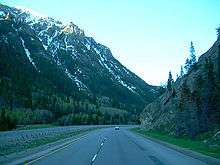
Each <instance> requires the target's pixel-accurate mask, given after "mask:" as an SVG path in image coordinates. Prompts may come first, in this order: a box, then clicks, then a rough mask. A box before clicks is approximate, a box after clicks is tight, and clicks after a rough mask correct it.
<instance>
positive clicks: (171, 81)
mask: <svg viewBox="0 0 220 165" xmlns="http://www.w3.org/2000/svg"><path fill="white" fill-rule="evenodd" d="M173 82H174V81H173V76H172V73H171V71H169V77H168V80H167V89H168V91H171V90H172V86H173Z"/></svg>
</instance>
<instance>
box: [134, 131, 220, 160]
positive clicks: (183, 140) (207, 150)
mask: <svg viewBox="0 0 220 165" xmlns="http://www.w3.org/2000/svg"><path fill="white" fill-rule="evenodd" d="M131 131H132V132H135V133H139V134H141V135H144V136H145V137H151V138H155V139H158V140H161V141H164V142H167V143H170V144H174V145H176V146H179V147H182V148H185V149H189V150H193V151H196V152H199V153H202V154H205V155H208V156H211V157H215V158H220V146H219V145H217V146H208V145H206V144H205V143H203V140H204V138H203V135H201V136H199V137H198V138H196V139H190V138H187V137H180V138H179V137H178V138H177V137H175V136H171V135H168V134H165V133H161V132H159V131H147V130H144V129H140V128H132V129H131ZM204 137H207V135H204Z"/></svg>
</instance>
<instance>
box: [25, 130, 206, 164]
mask: <svg viewBox="0 0 220 165" xmlns="http://www.w3.org/2000/svg"><path fill="white" fill-rule="evenodd" d="M29 164H36V165H50V164H51V165H205V164H206V163H204V162H201V161H200V160H197V159H194V158H192V157H189V156H186V155H184V154H182V153H180V152H178V151H176V150H173V149H170V148H168V147H165V146H163V145H161V144H158V143H156V142H153V141H150V140H148V139H145V138H143V137H141V136H139V135H136V134H134V133H131V132H130V131H128V130H127V129H126V128H125V127H121V128H120V130H115V129H114V128H105V129H100V130H97V131H94V132H91V133H89V134H88V135H87V136H85V137H83V138H82V139H80V140H78V141H76V142H74V143H73V144H71V145H70V146H68V147H66V148H64V149H61V150H59V151H57V152H55V153H53V154H51V155H48V156H45V157H43V158H41V159H39V160H37V161H33V162H31V163H29Z"/></svg>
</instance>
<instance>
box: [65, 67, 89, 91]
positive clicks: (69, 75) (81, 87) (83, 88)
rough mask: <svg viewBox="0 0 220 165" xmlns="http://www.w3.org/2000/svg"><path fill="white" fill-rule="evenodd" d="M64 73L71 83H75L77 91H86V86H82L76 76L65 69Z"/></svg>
mask: <svg viewBox="0 0 220 165" xmlns="http://www.w3.org/2000/svg"><path fill="white" fill-rule="evenodd" d="M65 73H66V75H67V76H68V77H69V78H70V79H71V80H72V81H73V82H75V83H76V85H77V87H78V88H79V90H87V89H88V88H87V86H86V85H85V84H83V83H82V82H81V81H80V80H79V79H78V78H77V77H76V76H73V75H72V74H71V73H70V72H69V71H68V69H67V68H65Z"/></svg>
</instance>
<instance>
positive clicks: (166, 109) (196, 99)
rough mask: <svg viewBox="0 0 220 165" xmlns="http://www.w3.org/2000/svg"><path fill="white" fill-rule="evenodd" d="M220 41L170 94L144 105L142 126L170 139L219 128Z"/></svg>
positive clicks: (176, 83) (178, 81)
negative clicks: (167, 135)
mask: <svg viewBox="0 0 220 165" xmlns="http://www.w3.org/2000/svg"><path fill="white" fill-rule="evenodd" d="M219 69H220V37H218V40H217V41H216V42H215V43H214V45H213V46H212V47H211V48H210V49H209V50H208V51H207V52H206V53H204V54H203V55H201V56H200V58H199V60H198V63H197V64H196V65H195V66H194V67H193V68H192V69H191V70H190V72H189V73H188V74H186V75H184V76H183V77H181V78H179V79H177V81H176V82H175V83H174V85H173V87H172V90H171V91H166V92H165V93H164V94H163V95H162V96H160V97H159V98H158V99H156V100H155V101H154V102H152V103H151V104H149V105H147V107H146V108H145V109H144V111H143V112H142V114H141V121H142V125H143V126H144V127H145V128H147V129H149V130H151V129H153V130H160V131H163V132H167V133H170V134H173V135H177V136H182V135H188V136H191V137H195V136H196V135H198V134H199V133H202V132H206V131H209V130H214V129H217V130H219V128H220V92H219V91H220V88H219V87H220V70H219Z"/></svg>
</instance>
